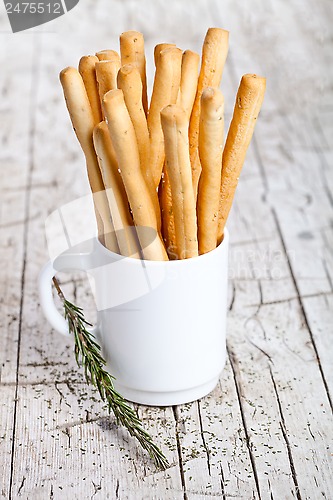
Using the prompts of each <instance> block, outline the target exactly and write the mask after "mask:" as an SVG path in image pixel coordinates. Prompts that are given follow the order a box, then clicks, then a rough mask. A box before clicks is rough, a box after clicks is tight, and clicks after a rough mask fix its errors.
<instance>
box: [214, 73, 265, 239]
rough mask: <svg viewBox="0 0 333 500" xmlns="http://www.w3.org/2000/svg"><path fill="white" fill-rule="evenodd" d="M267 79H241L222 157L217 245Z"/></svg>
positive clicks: (258, 77)
mask: <svg viewBox="0 0 333 500" xmlns="http://www.w3.org/2000/svg"><path fill="white" fill-rule="evenodd" d="M265 89H266V78H264V77H261V76H257V75H249V74H247V75H244V76H243V77H242V79H241V82H240V85H239V88H238V92H237V97H236V102H235V108H234V113H233V117H232V120H231V123H230V127H229V132H228V135H227V139H226V143H225V146H224V151H223V157H222V179H221V190H220V206H219V223H218V232H217V243H218V244H219V243H220V242H221V241H222V239H223V231H224V227H225V223H226V220H227V217H228V215H229V212H230V209H231V204H232V201H233V198H234V194H235V190H236V187H237V183H238V179H239V175H240V172H241V170H242V167H243V163H244V160H245V155H246V151H247V148H248V146H249V144H250V141H251V138H252V135H253V131H254V127H255V124H256V120H257V118H258V114H259V111H260V108H261V105H262V102H263V99H264V94H265Z"/></svg>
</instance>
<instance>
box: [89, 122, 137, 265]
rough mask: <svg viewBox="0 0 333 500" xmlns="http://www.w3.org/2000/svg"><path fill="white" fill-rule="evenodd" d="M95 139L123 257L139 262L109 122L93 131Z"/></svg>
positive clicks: (135, 237)
mask: <svg viewBox="0 0 333 500" xmlns="http://www.w3.org/2000/svg"><path fill="white" fill-rule="evenodd" d="M93 138H94V145H95V150H96V153H97V159H98V163H99V166H100V169H101V173H102V177H103V181H104V185H105V189H106V195H107V198H108V202H109V208H110V212H111V217H112V222H113V227H114V229H115V232H116V237H117V241H118V245H119V249H120V253H121V255H125V256H126V257H134V258H136V259H139V258H140V257H141V255H140V248H139V243H138V239H137V235H136V232H135V228H134V225H133V219H132V217H131V214H130V211H129V207H128V200H127V196H126V191H125V188H124V184H123V181H122V178H121V175H120V173H119V172H118V163H117V159H116V155H115V151H114V148H113V145H112V141H111V138H110V134H109V130H108V126H107V124H106V122H101V123H99V124H98V125H97V126H96V127H95V128H94V135H93Z"/></svg>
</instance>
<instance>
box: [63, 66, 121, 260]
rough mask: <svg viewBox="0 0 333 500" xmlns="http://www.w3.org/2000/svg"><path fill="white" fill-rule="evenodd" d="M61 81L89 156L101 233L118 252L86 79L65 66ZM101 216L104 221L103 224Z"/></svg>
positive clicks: (87, 160) (80, 137) (77, 131)
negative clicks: (95, 146) (94, 138)
mask: <svg viewBox="0 0 333 500" xmlns="http://www.w3.org/2000/svg"><path fill="white" fill-rule="evenodd" d="M60 81H61V85H62V87H63V91H64V96H65V100H66V105H67V109H68V111H69V115H70V117H71V120H72V124H73V128H74V130H75V133H76V136H77V138H78V140H79V143H80V144H81V147H82V150H83V152H84V155H85V157H86V162H87V171H88V178H89V183H90V187H91V190H92V192H93V199H94V205H95V212H96V217H97V223H99V227H98V233H99V236H101V234H103V233H104V235H105V245H106V247H107V248H108V249H109V250H112V251H113V252H117V253H118V252H119V247H118V244H117V240H116V237H115V234H114V230H113V226H112V221H111V216H110V211H109V208H108V205H107V199H106V195H105V191H104V184H103V180H102V176H101V172H100V169H99V166H98V162H97V158H96V154H95V150H94V144H93V137H92V136H93V130H94V117H93V113H92V110H91V107H90V103H89V99H88V95H87V92H86V89H85V86H84V83H83V80H82V78H81V75H80V73H79V72H78V71H77V70H76V69H75V68H65V69H63V70H62V71H61V73H60ZM100 219H102V222H103V225H102V227H101V225H100ZM103 228H104V231H103Z"/></svg>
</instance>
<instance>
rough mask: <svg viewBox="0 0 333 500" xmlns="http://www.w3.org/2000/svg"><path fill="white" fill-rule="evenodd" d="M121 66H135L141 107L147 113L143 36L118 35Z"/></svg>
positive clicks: (131, 32)
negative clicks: (138, 76)
mask: <svg viewBox="0 0 333 500" xmlns="http://www.w3.org/2000/svg"><path fill="white" fill-rule="evenodd" d="M120 54H121V65H122V66H124V65H125V64H135V65H136V67H137V68H138V70H139V73H140V76H141V81H142V105H143V109H144V111H145V114H147V112H148V97H147V76H146V56H145V44H144V38H143V34H142V33H140V32H138V31H125V32H124V33H122V34H121V35H120Z"/></svg>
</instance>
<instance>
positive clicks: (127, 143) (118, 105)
mask: <svg viewBox="0 0 333 500" xmlns="http://www.w3.org/2000/svg"><path fill="white" fill-rule="evenodd" d="M103 105H104V110H105V114H106V117H107V122H108V128H109V133H110V136H111V140H112V144H113V147H114V150H115V153H116V157H117V162H118V167H119V169H120V173H121V177H122V179H123V183H124V186H125V190H126V194H127V198H128V201H129V204H130V207H131V210H132V214H133V218H134V222H135V225H136V226H137V230H138V237H139V240H140V244H141V248H142V253H143V256H144V258H145V259H147V260H168V256H167V253H166V250H165V248H164V245H163V242H162V240H161V237H160V235H159V233H158V228H157V220H156V214H155V210H154V205H153V202H152V200H151V197H150V195H149V191H148V187H147V184H146V182H145V179H144V177H143V175H142V173H141V168H140V156H139V150H138V146H137V141H136V136H135V131H134V127H133V124H132V122H131V118H130V116H129V113H128V110H127V108H126V104H125V101H124V95H123V92H122V90H120V89H117V90H111V91H110V92H108V93H107V94H105V96H104V99H103ZM152 233H153V237H152Z"/></svg>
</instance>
